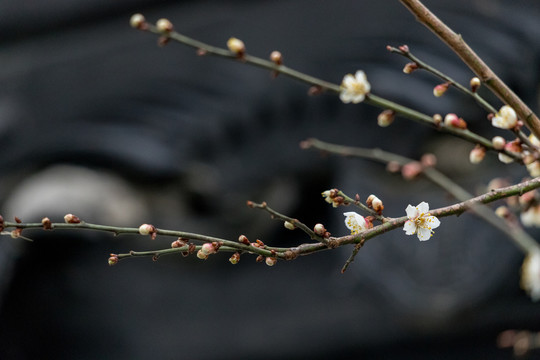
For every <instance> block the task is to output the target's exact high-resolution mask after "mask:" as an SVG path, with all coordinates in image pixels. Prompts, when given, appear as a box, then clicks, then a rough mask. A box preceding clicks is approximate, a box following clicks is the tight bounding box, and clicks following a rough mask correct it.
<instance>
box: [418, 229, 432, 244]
mask: <svg viewBox="0 0 540 360" xmlns="http://www.w3.org/2000/svg"><path fill="white" fill-rule="evenodd" d="M417 235H418V239H420V241H426V240H429V238H431V229H427V228H421V227H419V228H418V229H417Z"/></svg>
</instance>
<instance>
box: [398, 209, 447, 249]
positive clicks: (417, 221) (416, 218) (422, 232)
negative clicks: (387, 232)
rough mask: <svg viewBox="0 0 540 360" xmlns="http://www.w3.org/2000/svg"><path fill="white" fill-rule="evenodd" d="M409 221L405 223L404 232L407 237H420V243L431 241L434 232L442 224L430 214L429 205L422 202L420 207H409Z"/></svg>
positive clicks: (407, 210)
mask: <svg viewBox="0 0 540 360" xmlns="http://www.w3.org/2000/svg"><path fill="white" fill-rule="evenodd" d="M405 211H406V212H407V217H408V218H409V220H407V221H406V222H405V225H404V226H403V230H404V231H405V234H407V235H414V234H416V235H418V239H420V241H425V240H429V238H430V237H431V235H432V234H433V230H432V229H435V228H436V227H439V225H440V224H441V222H440V221H439V219H437V217H435V216H431V215H430V214H429V204H428V203H427V202H425V201H422V202H421V203H420V204H418V206H412V205H409V206H407V209H405Z"/></svg>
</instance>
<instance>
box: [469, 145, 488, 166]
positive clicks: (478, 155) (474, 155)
mask: <svg viewBox="0 0 540 360" xmlns="http://www.w3.org/2000/svg"><path fill="white" fill-rule="evenodd" d="M485 156H486V148H485V147H483V146H481V145H476V146H475V147H474V149H472V150H471V152H470V154H469V161H470V162H471V164H479V163H480V162H482V160H484V157H485Z"/></svg>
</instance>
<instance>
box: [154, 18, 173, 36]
mask: <svg viewBox="0 0 540 360" xmlns="http://www.w3.org/2000/svg"><path fill="white" fill-rule="evenodd" d="M156 28H157V29H158V31H159V32H161V33H170V32H171V31H173V24H172V23H171V22H170V21H169V20H168V19H159V20H158V21H157V22H156Z"/></svg>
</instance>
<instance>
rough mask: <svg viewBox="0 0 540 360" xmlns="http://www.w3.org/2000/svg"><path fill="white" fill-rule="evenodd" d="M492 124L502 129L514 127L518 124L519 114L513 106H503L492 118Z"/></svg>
mask: <svg viewBox="0 0 540 360" xmlns="http://www.w3.org/2000/svg"><path fill="white" fill-rule="evenodd" d="M491 124H492V125H493V126H495V127H498V128H501V129H512V128H514V127H515V126H516V124H517V115H516V112H515V110H514V109H513V108H511V107H510V106H508V105H504V106H503V107H501V109H500V110H499V112H498V113H497V114H495V116H494V117H493V119H491Z"/></svg>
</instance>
